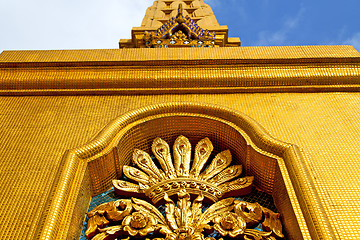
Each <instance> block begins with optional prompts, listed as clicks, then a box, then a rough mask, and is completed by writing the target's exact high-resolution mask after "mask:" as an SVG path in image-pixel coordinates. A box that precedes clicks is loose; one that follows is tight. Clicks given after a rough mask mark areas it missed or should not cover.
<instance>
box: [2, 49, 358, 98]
mask: <svg viewBox="0 0 360 240" xmlns="http://www.w3.org/2000/svg"><path fill="white" fill-rule="evenodd" d="M154 50H159V51H154ZM167 50H168V51H164V49H112V50H63V51H5V52H3V53H2V54H1V55H0V81H1V85H0V95H3V96H20V95H79V94H83V95H86V94H87V95H93V94H169V93H174V94H176V93H240V92H314V91H315V92H324V91H332V92H334V91H357V90H358V89H359V87H360V53H359V52H357V51H356V50H355V49H354V48H353V47H350V46H295V47H246V48H231V49H230V50H228V48H223V49H215V50H214V49H167ZM189 50H191V51H189ZM199 66H200V67H199Z"/></svg>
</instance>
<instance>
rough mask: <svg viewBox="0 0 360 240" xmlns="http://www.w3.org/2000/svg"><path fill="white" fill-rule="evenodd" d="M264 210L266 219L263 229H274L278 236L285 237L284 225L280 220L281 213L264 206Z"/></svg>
mask: <svg viewBox="0 0 360 240" xmlns="http://www.w3.org/2000/svg"><path fill="white" fill-rule="evenodd" d="M262 211H263V212H264V216H265V220H264V222H263V229H264V230H265V231H269V232H270V231H272V232H273V233H274V234H275V235H276V236H277V237H279V238H283V237H284V234H283V233H282V225H281V221H280V214H279V213H274V212H273V211H271V210H270V209H267V208H264V207H262Z"/></svg>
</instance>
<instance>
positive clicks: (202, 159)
mask: <svg viewBox="0 0 360 240" xmlns="http://www.w3.org/2000/svg"><path fill="white" fill-rule="evenodd" d="M213 149H214V146H213V145H212V143H211V141H210V139H209V138H204V139H202V140H201V141H200V142H199V143H198V144H197V145H196V147H195V156H194V162H193V165H192V168H191V171H190V175H191V176H192V177H198V176H199V174H200V172H201V170H202V169H203V167H204V165H205V164H206V162H207V160H208V159H209V157H210V154H211V152H212V151H213Z"/></svg>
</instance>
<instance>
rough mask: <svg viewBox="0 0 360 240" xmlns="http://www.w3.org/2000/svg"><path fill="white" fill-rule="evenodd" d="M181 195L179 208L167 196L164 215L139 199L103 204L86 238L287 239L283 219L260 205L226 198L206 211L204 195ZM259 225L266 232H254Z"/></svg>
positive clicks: (92, 214)
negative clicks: (283, 232) (215, 234)
mask: <svg viewBox="0 0 360 240" xmlns="http://www.w3.org/2000/svg"><path fill="white" fill-rule="evenodd" d="M177 195H178V196H177V203H176V204H175V202H174V201H173V200H172V199H170V198H169V196H168V195H167V194H165V196H164V200H165V213H164V215H163V213H161V212H160V211H159V210H158V209H157V207H155V206H154V205H152V204H150V203H148V202H146V201H144V200H140V199H137V198H132V199H131V200H119V201H115V202H110V203H105V204H102V205H100V206H98V207H97V208H95V209H94V210H93V211H91V212H90V213H88V216H89V222H88V230H87V231H86V235H87V237H88V238H90V239H93V240H94V239H95V240H103V239H114V238H116V237H126V236H133V237H151V236H152V235H155V236H160V237H158V238H157V239H158V240H160V239H161V240H211V239H212V238H210V237H205V234H206V235H209V234H211V233H212V232H213V231H214V230H216V231H217V232H218V233H219V234H220V235H221V236H223V237H226V236H229V237H232V238H235V237H236V238H240V239H253V240H275V239H282V238H284V235H283V234H282V227H281V222H280V219H279V217H278V216H279V215H278V214H276V213H273V212H272V211H270V210H269V209H266V208H264V207H261V206H260V205H259V204H256V203H255V204H253V203H247V202H243V201H239V200H236V199H235V198H226V199H223V200H220V201H218V202H216V203H214V204H212V205H211V206H210V207H208V208H207V209H206V210H205V211H204V210H203V200H204V196H203V195H201V194H200V195H198V196H197V197H196V198H195V199H194V200H193V201H191V197H190V194H189V193H188V192H186V190H181V191H180V192H179V193H178V194H177ZM98 216H101V218H99V217H98ZM105 222H106V223H105ZM259 223H262V226H263V230H264V231H259V230H255V229H251V228H250V227H253V226H255V225H258V224H259ZM92 237H93V238H92Z"/></svg>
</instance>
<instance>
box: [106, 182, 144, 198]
mask: <svg viewBox="0 0 360 240" xmlns="http://www.w3.org/2000/svg"><path fill="white" fill-rule="evenodd" d="M112 183H113V186H114V188H115V192H118V191H119V192H129V193H131V192H132V193H140V187H139V185H136V184H134V183H130V182H126V181H123V180H113V181H112ZM119 195H120V194H119Z"/></svg>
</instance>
